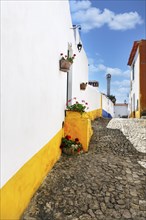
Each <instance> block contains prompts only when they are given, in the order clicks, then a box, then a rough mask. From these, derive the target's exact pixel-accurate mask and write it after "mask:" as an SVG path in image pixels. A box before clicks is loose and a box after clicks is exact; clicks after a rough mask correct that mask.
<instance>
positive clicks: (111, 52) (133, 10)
mask: <svg viewBox="0 0 146 220" xmlns="http://www.w3.org/2000/svg"><path fill="white" fill-rule="evenodd" d="M70 9H71V15H72V22H73V24H76V25H77V24H79V25H81V28H82V30H81V32H80V36H81V40H82V43H83V47H84V50H85V52H86V54H87V57H88V61H89V80H97V81H98V82H99V90H100V91H101V92H103V93H105V94H106V74H107V73H110V74H111V75H112V78H111V94H112V95H115V96H116V99H117V103H119V102H122V103H123V102H124V100H127V102H128V94H129V86H130V68H129V66H127V62H128V58H129V55H130V52H131V49H132V46H133V42H134V41H136V40H141V39H146V0H114V1H112V0H70Z"/></svg>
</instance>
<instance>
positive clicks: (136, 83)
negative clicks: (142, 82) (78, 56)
mask: <svg viewBox="0 0 146 220" xmlns="http://www.w3.org/2000/svg"><path fill="white" fill-rule="evenodd" d="M139 59H140V58H139V49H138V50H137V52H136V54H135V57H134V60H133V62H135V78H134V80H132V71H131V81H132V90H131V95H130V96H131V98H132V103H131V104H132V105H131V106H132V111H136V107H137V100H139V62H140V61H139ZM131 67H132V66H131ZM133 94H135V105H134V106H133Z"/></svg>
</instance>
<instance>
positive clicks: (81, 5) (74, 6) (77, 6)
mask: <svg viewBox="0 0 146 220" xmlns="http://www.w3.org/2000/svg"><path fill="white" fill-rule="evenodd" d="M70 6H71V11H72V12H75V11H78V10H85V9H88V8H90V6H91V2H90V1H88V0H83V1H72V0H71V1H70Z"/></svg>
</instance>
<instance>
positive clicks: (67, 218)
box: [21, 118, 146, 220]
mask: <svg viewBox="0 0 146 220" xmlns="http://www.w3.org/2000/svg"><path fill="white" fill-rule="evenodd" d="M141 122H142V128H145V123H144V122H143V121H141ZM122 123H123V124H122ZM129 123H133V122H131V120H130V121H129ZM115 124H116V125H115ZM107 125H108V126H107ZM124 125H125V126H126V128H128V129H129V130H130V126H129V125H128V119H126V122H125V120H124V119H123V121H122V119H121V120H120V125H119V120H118V119H117V120H116V119H112V120H111V121H109V120H108V119H101V118H99V119H96V120H95V121H94V122H92V127H93V130H94V134H93V136H92V138H91V142H90V146H89V151H88V152H87V153H85V154H81V155H78V156H72V157H69V156H65V155H62V156H61V158H60V160H59V161H58V162H57V163H56V165H55V166H54V168H53V169H52V170H51V172H50V173H48V175H47V177H46V178H45V180H44V182H43V183H42V185H41V186H40V188H39V189H38V190H37V192H36V194H35V195H34V197H33V198H32V200H31V202H30V204H29V206H28V207H27V209H26V210H25V212H24V213H23V215H22V217H21V220H88V219H89V220H90V219H92V220H96V219H97V220H100V219H103V220H113V219H115V220H116V219H121V220H125V219H129V220H143V219H146V209H145V207H146V169H145V168H144V167H142V166H141V165H140V164H139V163H138V161H141V160H142V159H144V158H145V157H146V153H145V152H144V153H143V152H140V151H137V150H136V148H135V146H134V145H133V144H132V142H131V141H130V140H128V139H127V136H125V135H124V134H123V132H122V131H121V130H120V127H121V126H122V128H123V127H124ZM112 126H113V127H112ZM136 126H137V129H138V130H139V134H141V136H142V137H143V135H144V131H143V130H142V131H141V127H140V123H139V121H137V120H136V121H135V126H134V127H135V128H134V130H133V128H131V129H132V131H129V132H130V135H131V137H132V132H136ZM115 127H116V129H115ZM112 128H114V129H112ZM125 131H126V130H125ZM137 133H138V131H137ZM139 137H140V135H137V138H139ZM134 138H135V139H134V140H135V141H137V140H136V136H134ZM139 148H140V145H139Z"/></svg>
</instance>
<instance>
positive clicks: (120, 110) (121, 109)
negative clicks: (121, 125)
mask: <svg viewBox="0 0 146 220" xmlns="http://www.w3.org/2000/svg"><path fill="white" fill-rule="evenodd" d="M114 110H115V115H114V117H115V118H119V117H122V116H128V106H127V105H125V106H116V105H115V107H114Z"/></svg>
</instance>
